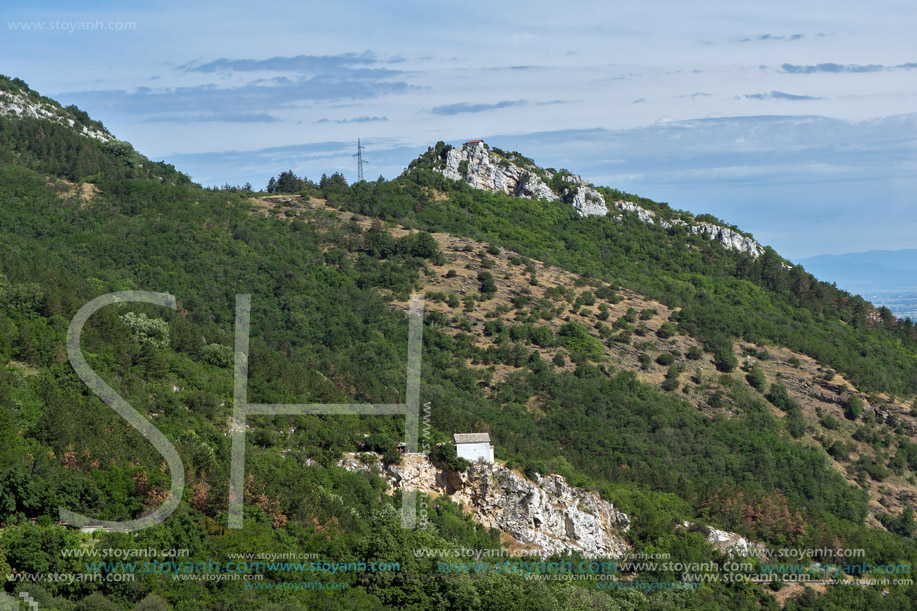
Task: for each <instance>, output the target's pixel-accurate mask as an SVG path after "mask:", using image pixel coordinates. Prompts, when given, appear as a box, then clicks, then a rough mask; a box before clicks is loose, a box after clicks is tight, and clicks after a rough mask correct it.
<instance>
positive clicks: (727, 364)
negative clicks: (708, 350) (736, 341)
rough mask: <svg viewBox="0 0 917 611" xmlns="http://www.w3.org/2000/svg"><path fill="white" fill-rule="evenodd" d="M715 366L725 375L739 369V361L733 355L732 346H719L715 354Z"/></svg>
mask: <svg viewBox="0 0 917 611" xmlns="http://www.w3.org/2000/svg"><path fill="white" fill-rule="evenodd" d="M713 364H714V365H716V368H717V369H718V370H719V371H722V372H724V373H729V372H731V371H733V370H734V369H735V368H736V367H738V365H739V359H737V358H736V356H735V354H733V352H732V345H731V344H725V345H722V346H719V347H718V348H717V349H716V350H715V351H714V352H713Z"/></svg>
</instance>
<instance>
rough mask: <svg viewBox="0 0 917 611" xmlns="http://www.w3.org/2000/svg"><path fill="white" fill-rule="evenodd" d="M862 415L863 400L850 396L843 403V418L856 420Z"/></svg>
mask: <svg viewBox="0 0 917 611" xmlns="http://www.w3.org/2000/svg"><path fill="white" fill-rule="evenodd" d="M862 414H863V400H862V399H860V398H859V397H858V396H856V395H850V396H849V397H847V400H846V401H844V418H846V419H847V420H856V419H857V418H859V417H860V416H861V415H862Z"/></svg>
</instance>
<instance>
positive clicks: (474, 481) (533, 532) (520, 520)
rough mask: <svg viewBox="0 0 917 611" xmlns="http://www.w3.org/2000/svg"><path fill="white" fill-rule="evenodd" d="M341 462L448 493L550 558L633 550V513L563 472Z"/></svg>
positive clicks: (422, 462) (418, 459) (400, 483)
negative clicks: (532, 475) (526, 473)
mask: <svg viewBox="0 0 917 611" xmlns="http://www.w3.org/2000/svg"><path fill="white" fill-rule="evenodd" d="M363 456H364V457H365V456H366V455H363ZM370 456H372V455H370ZM340 465H341V466H343V467H344V468H346V469H348V470H358V469H378V470H379V471H380V473H381V475H382V476H383V477H384V478H385V479H386V480H387V481H388V482H389V484H390V485H391V486H392V488H393V489H397V488H404V489H406V490H417V491H419V492H425V493H428V494H434V495H448V496H449V497H450V498H451V499H452V500H453V501H455V502H456V503H458V504H459V505H461V506H462V507H463V508H464V509H465V510H466V511H467V512H469V513H471V515H472V517H473V518H474V520H475V521H477V522H479V523H480V524H483V525H484V526H487V527H489V528H496V529H498V530H500V531H501V532H503V533H506V534H508V535H509V536H511V537H512V538H513V539H514V540H515V541H516V543H517V544H519V545H523V546H527V547H529V548H534V549H538V550H540V552H541V553H542V554H543V555H544V556H549V555H551V554H554V553H557V552H563V551H574V550H575V551H579V552H582V553H583V554H584V555H586V556H590V557H596V556H601V557H609V558H619V557H621V556H623V555H624V554H625V553H627V551H628V549H629V547H628V544H627V542H626V541H625V539H624V536H623V535H624V533H626V532H627V529H628V528H629V527H630V519H629V518H628V517H627V515H625V514H624V513H622V512H620V511H618V510H616V509H615V507H614V505H612V504H611V503H609V502H608V501H605V500H603V499H602V498H600V497H599V496H598V495H597V494H596V493H594V492H588V491H585V490H581V489H579V488H574V487H572V486H570V485H569V484H568V483H567V482H566V480H565V479H564V478H563V477H561V476H560V475H546V476H544V477H541V476H537V477H536V481H531V480H529V479H526V478H525V477H522V476H521V475H519V474H517V473H514V472H513V471H511V470H510V469H507V468H506V467H504V466H502V465H500V464H486V463H476V464H474V465H472V466H471V467H469V468H468V469H467V470H466V471H464V472H461V473H459V472H454V471H449V470H444V469H439V468H437V467H436V466H435V465H433V464H431V463H430V462H429V461H428V460H427V459H426V457H424V456H410V457H406V458H405V459H404V461H403V464H402V465H401V466H394V465H390V466H388V467H386V468H383V467H382V464H381V461H380V460H379V459H378V457H373V458H369V459H367V460H362V459H360V458H358V457H357V456H355V455H347V456H345V458H344V459H343V460H342V461H341V462H340Z"/></svg>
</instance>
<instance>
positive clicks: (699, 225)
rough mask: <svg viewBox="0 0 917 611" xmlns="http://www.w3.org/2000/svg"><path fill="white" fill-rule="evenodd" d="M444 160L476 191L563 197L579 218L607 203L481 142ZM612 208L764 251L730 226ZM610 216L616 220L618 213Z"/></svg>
mask: <svg viewBox="0 0 917 611" xmlns="http://www.w3.org/2000/svg"><path fill="white" fill-rule="evenodd" d="M444 161H445V163H444V164H442V165H438V166H436V167H435V168H434V169H436V170H437V171H438V172H441V173H442V174H443V175H444V176H445V177H446V178H451V179H452V180H461V181H464V182H466V183H468V184H469V185H471V186H472V187H474V188H475V189H483V190H486V191H497V192H501V193H505V194H507V195H510V196H512V197H527V198H539V199H545V200H548V201H564V202H567V203H569V204H570V205H571V206H573V209H574V210H576V212H577V214H579V215H580V216H605V215H606V214H608V211H609V204H608V203H607V202H606V201H605V197H604V196H603V195H602V194H601V193H599V192H598V191H597V190H596V189H595V188H593V186H592V185H591V184H590V183H589V182H588V181H586V180H585V179H584V178H583V177H581V176H576V175H571V174H564V175H563V176H562V182H563V183H565V185H566V186H564V187H562V188H560V189H559V190H558V191H555V190H552V188H551V186H550V185H548V184H547V183H546V182H545V180H547V181H549V182H553V183H554V184H555V187H556V185H557V183H556V181H553V180H552V179H553V178H554V174H552V173H551V172H550V171H548V170H543V169H541V168H537V169H536V168H533V167H528V168H527V167H524V166H522V165H519V164H518V163H516V162H515V161H516V159H515V158H514V157H512V154H510V156H509V157H505V156H503V155H501V154H498V153H496V152H494V151H492V150H489V149H488V148H487V147H486V146H485V145H484V142H483V141H480V140H478V141H472V142H468V143H466V144H464V145H463V146H462V147H461V148H451V149H449V150H448V151H446V153H445V159H444ZM611 206H612V207H613V208H614V209H616V210H618V211H620V212H631V213H634V214H636V215H637V218H639V219H640V220H641V221H643V222H644V223H648V224H650V225H659V226H660V227H662V228H664V229H668V228H670V227H672V226H673V225H683V226H685V227H687V229H688V231H690V232H691V233H692V234H695V235H701V236H703V237H705V238H707V239H709V240H714V241H716V242H719V243H720V244H721V245H722V246H723V247H724V248H728V249H730V250H736V251H739V252H744V253H748V254H749V255H751V256H752V257H758V256H760V255H762V254H764V248H763V247H762V246H761V245H760V244H758V243H757V242H756V241H755V240H753V239H752V238H749V237H746V236H744V235H742V234H740V233H738V232H737V231H734V230H732V229H730V228H729V227H721V226H720V225H715V224H713V223H703V222H695V223H688V222H686V221H683V220H681V219H672V220H670V221H667V220H663V219H659V218H657V217H656V213H655V212H653V211H652V210H647V209H646V208H643V207H641V206H638V205H637V204H635V203H633V202H626V201H616V202H613V203H612V204H611ZM614 218H618V219H620V218H621V215H620V214H618V215H616V216H615V217H614Z"/></svg>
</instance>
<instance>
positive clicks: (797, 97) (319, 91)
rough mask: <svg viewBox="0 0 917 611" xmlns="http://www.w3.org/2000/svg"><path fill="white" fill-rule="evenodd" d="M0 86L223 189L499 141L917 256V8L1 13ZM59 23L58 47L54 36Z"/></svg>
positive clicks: (758, 230) (300, 7)
mask: <svg viewBox="0 0 917 611" xmlns="http://www.w3.org/2000/svg"><path fill="white" fill-rule="evenodd" d="M2 12H3V19H2V21H5V23H2V22H0V27H2V28H5V32H4V33H5V36H3V37H0V53H2V57H3V58H4V62H3V68H2V72H4V73H6V74H9V75H11V76H18V77H20V78H22V79H24V80H26V81H27V82H28V83H29V84H30V85H31V86H32V87H33V88H35V89H37V90H38V91H40V92H41V93H43V94H45V95H49V96H52V97H54V98H56V99H58V100H60V101H61V102H63V103H65V104H71V103H73V104H77V105H78V106H80V107H81V108H83V109H85V110H87V111H88V112H89V113H90V114H91V115H92V116H93V117H94V118H96V119H99V120H101V121H102V122H103V123H105V125H106V126H108V127H109V129H111V130H112V132H113V133H115V135H116V136H118V137H119V138H121V139H124V140H129V141H131V142H132V143H134V145H135V146H136V147H137V148H138V149H139V150H141V151H142V152H144V153H145V154H147V155H149V156H150V157H152V158H154V159H157V160H158V159H164V160H166V161H168V162H170V163H174V164H175V165H176V166H177V167H178V168H179V169H182V170H184V171H186V172H188V173H189V174H191V175H192V177H193V178H194V179H195V180H196V181H198V182H201V183H203V184H205V185H210V184H223V183H225V182H229V183H233V184H241V183H244V182H246V181H249V182H251V183H253V184H255V185H256V186H260V185H263V184H265V183H266V182H267V179H268V177H269V176H271V175H272V174H277V173H279V172H280V171H281V170H285V169H293V170H294V171H296V172H297V173H299V174H305V175H307V176H309V177H311V178H317V177H318V176H319V175H320V174H321V173H322V172H326V173H331V172H334V171H342V172H343V173H344V174H345V175H346V176H348V178H351V179H352V178H353V177H354V175H355V173H356V168H355V163H354V160H353V158H352V154H353V153H354V152H355V149H356V139H357V138H358V137H359V138H362V140H363V143H364V144H365V145H366V147H367V149H366V151H365V155H366V158H367V160H368V162H369V163H368V165H367V166H366V174H367V176H368V177H372V178H375V177H376V176H378V175H380V174H381V175H383V176H385V177H387V178H393V177H395V176H397V175H398V174H399V173H400V172H401V171H402V170H403V169H404V167H405V166H406V165H407V164H408V163H409V162H410V161H411V159H413V158H414V157H416V156H417V155H418V154H419V153H421V152H422V151H424V150H425V149H426V147H427V146H429V145H431V144H433V143H434V142H436V141H437V140H445V141H447V142H454V143H457V142H462V141H464V140H467V139H470V138H484V139H485V140H487V141H488V142H490V143H491V144H493V145H496V146H499V147H501V148H506V149H515V150H519V151H520V152H522V153H524V154H526V155H527V156H529V157H533V158H534V159H535V160H536V161H537V162H538V163H540V164H541V165H544V166H550V167H567V168H569V169H571V170H573V171H575V172H577V173H580V174H582V175H584V176H585V177H587V178H588V179H590V180H592V181H593V182H595V183H597V184H605V185H609V186H614V187H617V188H620V189H624V190H627V191H631V192H635V193H639V194H641V195H644V196H647V197H651V198H653V199H658V200H662V201H668V202H669V203H670V204H672V205H673V206H674V207H677V208H682V209H687V210H691V211H692V212H696V213H700V212H709V213H712V214H714V215H716V216H719V217H721V218H723V219H725V220H727V221H729V222H731V223H735V224H737V225H739V226H740V227H741V228H743V229H745V230H749V231H752V232H753V233H754V234H755V236H756V237H757V238H758V239H759V240H760V241H762V242H763V243H765V244H770V245H772V246H774V247H775V248H777V250H778V251H779V252H781V253H782V254H784V255H785V256H788V257H790V258H799V257H808V256H812V255H817V254H822V253H843V252H853V251H863V250H869V249H876V248H882V249H896V248H908V247H914V246H917V244H915V241H914V239H913V236H914V235H915V230H917V206H915V205H914V204H915V203H917V202H915V196H914V194H915V192H917V190H915V187H917V178H915V177H917V172H915V170H917V167H915V166H917V155H915V153H917V47H915V46H914V45H913V43H912V39H913V34H912V31H911V30H912V26H913V24H914V23H917V5H914V4H913V3H906V2H887V1H886V2H883V1H879V2H873V3H870V4H868V5H867V4H865V3H860V2H850V1H846V0H844V1H837V0H835V1H833V2H822V1H814V2H802V3H801V2H798V1H797V2H783V1H768V2H760V3H756V4H754V5H753V4H751V3H735V2H711V1H704V0H698V1H696V2H691V3H686V2H678V1H668V0H657V1H644V2H632V3H626V5H625V3H611V2H577V1H575V0H574V1H568V2H564V3H550V4H548V3H537V2H500V3H494V2H487V3H485V2H477V1H473V0H472V1H467V2H462V3H457V2H456V3H451V4H446V3H433V2H414V1H406V2H397V3H379V2H308V3H303V2H286V1H275V0H264V1H262V2H259V3H248V2H246V3H240V2H213V1H204V2H194V3H189V2H175V1H174V0H162V1H160V2H152V3H148V2H143V3H141V2H129V1H126V0H122V1H119V2H113V1H111V2H108V1H104V2H91V1H89V2H84V3H80V4H79V5H76V4H74V3H71V2H34V3H20V5H19V6H14V7H10V6H4V7H3V9H2ZM37 28H43V29H37Z"/></svg>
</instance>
